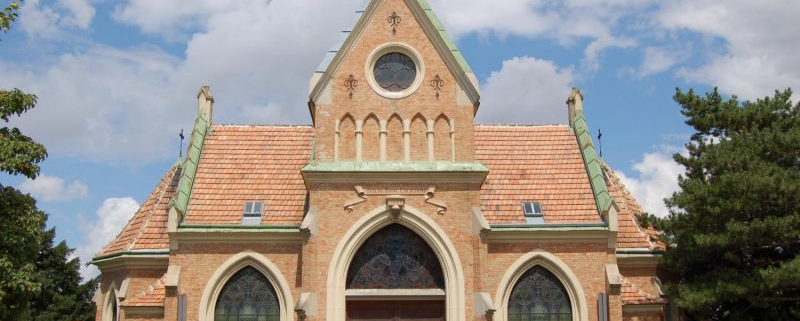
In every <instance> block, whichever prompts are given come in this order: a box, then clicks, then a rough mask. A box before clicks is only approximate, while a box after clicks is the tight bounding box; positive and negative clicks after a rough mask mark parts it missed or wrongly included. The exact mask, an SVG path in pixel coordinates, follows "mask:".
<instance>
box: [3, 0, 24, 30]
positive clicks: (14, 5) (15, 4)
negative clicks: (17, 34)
mask: <svg viewBox="0 0 800 321" xmlns="http://www.w3.org/2000/svg"><path fill="white" fill-rule="evenodd" d="M21 7H22V0H19V1H11V3H10V4H9V5H8V6H7V7H5V8H3V10H2V11H0V31H3V32H7V31H8V30H9V29H11V23H12V22H14V21H16V20H17V17H19V15H18V14H17V11H19V9H20V8H21Z"/></svg>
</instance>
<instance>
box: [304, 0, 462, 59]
mask: <svg viewBox="0 0 800 321" xmlns="http://www.w3.org/2000/svg"><path fill="white" fill-rule="evenodd" d="M408 1H416V2H417V3H418V4H419V6H420V7H422V9H423V10H425V15H426V16H427V17H428V20H430V21H431V23H432V24H433V26H434V27H435V28H436V31H437V32H438V33H439V36H440V37H442V40H444V42H445V44H447V48H448V49H450V51H451V52H452V53H453V56H455V58H456V60H457V61H458V64H459V66H461V68H462V69H463V70H464V72H466V73H474V72H473V71H472V67H470V66H469V63H467V60H466V59H465V58H464V56H463V55H462V54H461V50H459V49H458V47H457V46H456V43H455V42H454V41H453V39H452V38H450V35H449V34H448V33H447V31H446V30H445V29H444V25H442V22H441V21H440V20H439V18H438V17H437V16H436V14H435V13H434V12H433V9H431V6H430V5H429V4H428V2H427V1H425V0H408ZM370 2H371V1H370V0H365V1H363V2H362V3H361V5H359V6H358V9H356V11H355V12H354V16H353V21H352V23H351V24H350V26H349V27H348V28H346V29H344V30H342V32H341V33H340V34H339V39H338V41H337V42H336V43H335V44H334V45H333V46H332V47H331V48H330V49H328V51H327V52H326V53H325V56H324V57H323V58H322V61H321V62H320V64H319V66H318V67H317V72H325V70H327V69H328V66H329V65H330V64H331V62H332V61H333V59H334V57H335V56H336V54H337V53H338V52H339V51H340V50H341V49H342V45H344V42H345V41H346V40H347V37H349V36H350V34H351V33H352V32H353V29H355V27H356V24H358V21H359V20H361V18H362V17H363V16H364V12H365V11H366V10H367V7H368V6H369V4H370Z"/></svg>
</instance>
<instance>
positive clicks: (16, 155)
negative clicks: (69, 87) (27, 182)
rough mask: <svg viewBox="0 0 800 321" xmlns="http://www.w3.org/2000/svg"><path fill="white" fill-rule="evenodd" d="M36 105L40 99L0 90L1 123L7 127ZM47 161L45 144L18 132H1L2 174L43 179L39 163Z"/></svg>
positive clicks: (5, 129)
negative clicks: (39, 176)
mask: <svg viewBox="0 0 800 321" xmlns="http://www.w3.org/2000/svg"><path fill="white" fill-rule="evenodd" d="M35 105H36V95H31V94H26V93H24V92H22V91H21V90H19V89H16V88H15V89H13V90H10V91H5V90H0V119H2V120H3V121H5V122H6V123H7V122H8V121H9V119H10V118H11V117H12V116H20V115H22V114H23V113H25V112H26V111H28V110H29V109H31V108H33V107H34V106H35ZM46 157H47V150H46V149H45V148H44V146H43V145H42V144H39V143H37V142H35V141H34V140H33V139H31V138H30V137H28V136H25V135H23V134H22V132H21V131H20V130H19V129H18V128H9V127H3V128H0V171H2V172H6V173H9V174H12V175H16V174H22V175H25V176H26V177H28V178H31V179H33V178H35V177H36V176H37V175H39V165H38V164H39V163H40V162H42V161H43V160H44V159H45V158H46Z"/></svg>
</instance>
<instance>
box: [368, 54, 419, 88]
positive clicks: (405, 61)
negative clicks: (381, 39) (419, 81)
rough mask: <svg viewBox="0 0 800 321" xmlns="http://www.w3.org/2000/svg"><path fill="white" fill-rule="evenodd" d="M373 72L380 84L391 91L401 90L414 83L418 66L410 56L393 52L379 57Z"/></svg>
mask: <svg viewBox="0 0 800 321" xmlns="http://www.w3.org/2000/svg"><path fill="white" fill-rule="evenodd" d="M373 73H374V75H375V81H376V82H377V83H378V86H381V88H383V89H385V90H388V91H391V92H400V91H404V90H406V89H408V87H411V84H413V83H414V79H416V78H417V66H416V65H415V64H414V61H413V60H411V58H409V57H408V56H406V55H404V54H401V53H398V52H392V53H388V54H385V55H383V56H381V57H380V58H378V61H377V62H375V67H374V69H373Z"/></svg>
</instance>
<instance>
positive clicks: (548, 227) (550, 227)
mask: <svg viewBox="0 0 800 321" xmlns="http://www.w3.org/2000/svg"><path fill="white" fill-rule="evenodd" d="M489 227H491V228H492V230H503V231H507V230H526V231H565V230H566V231H572V230H575V231H608V224H607V223H555V224H524V223H519V224H489Z"/></svg>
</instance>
